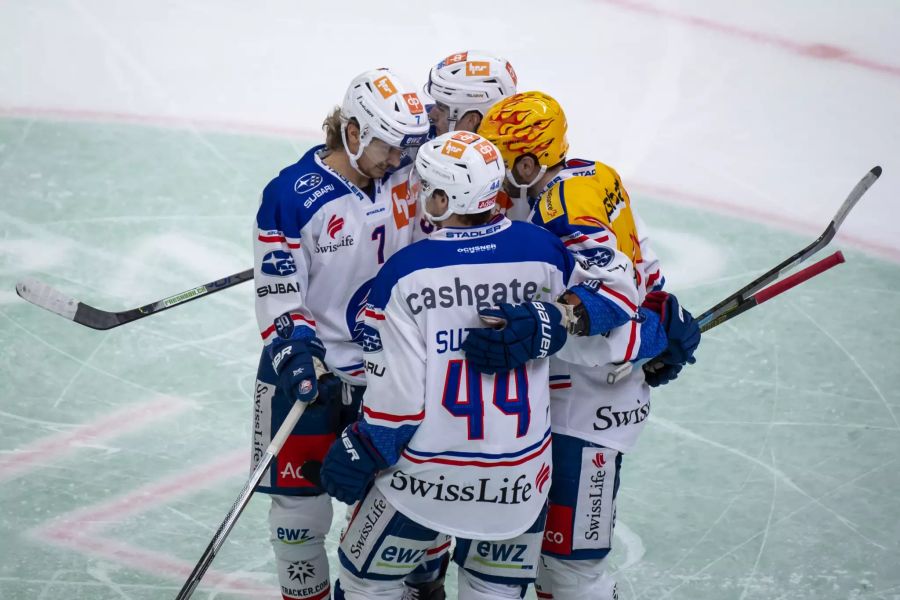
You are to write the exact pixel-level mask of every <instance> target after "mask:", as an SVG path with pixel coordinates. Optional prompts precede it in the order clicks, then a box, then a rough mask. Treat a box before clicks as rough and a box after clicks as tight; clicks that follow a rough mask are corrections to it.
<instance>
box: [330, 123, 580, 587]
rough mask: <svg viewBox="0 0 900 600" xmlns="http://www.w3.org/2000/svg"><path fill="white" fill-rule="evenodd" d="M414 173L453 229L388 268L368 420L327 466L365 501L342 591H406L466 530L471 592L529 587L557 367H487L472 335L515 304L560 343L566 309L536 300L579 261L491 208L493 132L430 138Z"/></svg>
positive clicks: (428, 204) (436, 214)
mask: <svg viewBox="0 0 900 600" xmlns="http://www.w3.org/2000/svg"><path fill="white" fill-rule="evenodd" d="M416 173H417V175H418V177H419V178H420V181H421V183H420V184H413V185H412V186H411V188H412V189H413V190H415V189H416V188H417V187H418V188H420V189H421V192H420V194H419V196H420V198H421V202H422V205H423V206H424V210H425V213H426V214H427V215H428V216H429V218H430V219H431V220H432V221H434V222H435V223H437V224H438V225H439V227H440V228H439V229H437V230H436V231H434V232H433V233H432V234H430V236H429V238H428V239H425V240H422V241H419V242H417V243H415V244H413V245H412V246H410V247H408V248H406V249H404V250H401V251H400V252H398V253H397V254H396V255H394V256H393V257H392V258H391V259H390V260H388V261H387V263H386V264H385V266H384V267H383V268H382V270H381V271H380V272H379V274H378V277H377V278H376V280H375V284H374V286H373V288H372V293H371V295H370V297H369V302H370V305H369V307H368V308H367V310H366V328H365V329H366V332H365V336H366V339H367V351H366V354H365V357H364V361H365V368H366V371H367V372H368V377H369V385H368V388H367V390H366V394H365V401H364V404H363V418H362V419H361V420H360V421H359V422H357V423H356V424H354V425H352V426H350V427H348V428H347V429H345V430H344V432H343V434H342V436H341V439H340V440H339V441H337V442H335V443H334V445H332V447H331V449H330V450H329V452H328V455H327V457H326V460H325V463H324V465H323V467H322V470H321V480H322V485H323V486H324V488H325V489H326V490H327V491H328V492H329V493H330V494H332V495H333V496H334V497H336V498H338V499H339V500H342V501H344V502H348V503H351V502H355V501H357V500H360V498H362V499H361V500H360V502H359V504H358V506H357V509H356V512H355V513H354V515H353V518H352V520H351V521H350V523H349V525H348V526H347V529H346V532H345V533H344V535H343V538H342V540H341V545H340V549H339V558H340V563H341V574H340V579H339V581H340V585H339V588H338V591H337V592H336V597H337V598H341V597H342V596H341V594H343V597H345V598H347V599H351V600H355V599H362V598H367V599H368V598H379V599H382V598H384V599H387V598H394V599H399V598H400V597H401V594H402V591H403V586H402V583H401V579H402V577H403V576H404V575H405V574H406V573H408V572H410V571H411V570H412V569H413V568H415V566H416V565H417V564H418V563H419V562H420V561H422V560H423V559H425V558H427V555H428V553H429V551H430V550H431V549H433V548H434V547H435V543H436V542H439V543H440V542H443V543H444V544H449V536H450V535H452V536H456V537H457V542H456V547H455V549H454V553H453V560H454V561H455V562H456V563H457V564H458V565H459V567H460V569H459V590H460V591H459V598H461V599H469V600H472V599H479V600H486V599H488V598H520V597H521V596H522V594H523V593H524V589H525V586H527V584H528V583H530V582H531V581H533V579H534V573H535V568H536V566H537V559H538V555H539V553H540V545H541V534H542V532H543V529H544V527H543V522H544V517H543V515H544V509H545V500H546V494H547V490H548V488H549V477H550V473H551V466H550V461H549V458H550V437H549V436H550V430H549V407H548V404H547V403H548V396H549V393H548V392H549V388H548V386H549V380H548V375H549V370H548V369H549V364H548V361H547V360H535V361H530V362H528V363H526V364H523V365H521V366H519V367H518V368H516V369H514V370H513V371H511V372H505V373H503V374H502V375H498V376H487V377H482V376H481V375H480V374H478V373H477V372H475V371H473V370H472V369H471V368H470V367H469V366H468V365H467V364H466V361H465V360H464V359H463V356H462V354H461V352H460V341H461V338H462V336H463V335H464V333H465V331H466V330H467V329H468V328H471V327H478V326H479V323H480V321H479V317H478V310H479V308H485V307H488V306H491V305H494V304H497V303H516V304H517V305H520V306H526V307H528V309H529V310H532V311H534V312H535V314H536V315H540V318H542V319H545V322H544V325H545V327H544V328H543V329H542V332H543V335H539V336H537V337H536V341H535V343H536V347H535V348H534V351H535V352H536V355H540V353H541V352H544V353H545V354H546V353H550V352H553V351H555V350H556V349H557V347H558V346H559V345H561V344H562V342H563V340H564V338H565V329H564V327H563V326H562V325H561V312H560V311H559V310H558V309H557V308H555V307H553V306H551V305H550V304H544V303H543V302H540V301H538V300H539V299H545V298H553V297H556V296H557V295H558V294H559V293H560V292H561V291H562V290H563V289H564V284H565V282H566V281H567V279H568V278H569V277H570V274H571V272H572V270H573V268H574V267H575V264H574V261H573V259H572V258H571V255H570V254H569V253H568V252H567V251H566V250H565V247H564V246H563V245H562V243H560V242H559V240H558V239H557V238H556V237H555V236H553V235H551V234H549V233H548V232H546V231H544V230H542V229H540V228H538V227H534V226H533V225H530V224H527V223H513V222H511V221H509V220H508V219H507V218H505V217H503V216H502V215H495V214H493V209H494V203H495V198H496V195H497V192H498V191H499V189H500V187H501V184H502V180H503V164H502V160H501V159H500V157H499V155H498V153H497V150H496V148H495V147H494V146H492V145H491V144H490V143H489V142H487V141H485V140H483V139H482V138H480V137H479V136H477V135H475V134H472V133H467V132H456V133H452V132H451V133H447V134H445V135H443V136H440V137H438V138H437V139H435V140H433V141H430V142H427V143H426V144H425V145H423V146H422V148H421V149H420V150H419V153H418V156H417V158H416ZM523 303H524V304H523ZM373 481H374V486H373V485H372V482H373ZM438 547H440V546H438Z"/></svg>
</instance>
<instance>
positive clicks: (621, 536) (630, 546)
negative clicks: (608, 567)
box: [614, 520, 647, 573]
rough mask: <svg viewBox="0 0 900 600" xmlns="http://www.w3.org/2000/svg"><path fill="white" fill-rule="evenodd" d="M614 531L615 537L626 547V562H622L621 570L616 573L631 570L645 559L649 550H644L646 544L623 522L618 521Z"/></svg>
mask: <svg viewBox="0 0 900 600" xmlns="http://www.w3.org/2000/svg"><path fill="white" fill-rule="evenodd" d="M614 531H615V537H616V538H618V540H619V542H621V544H622V545H623V546H624V547H625V560H624V561H622V564H621V565H619V568H618V569H617V570H616V573H618V572H619V571H624V570H625V569H630V568H631V567H633V566H634V565H636V564H638V563H640V562H641V560H642V559H643V558H644V554H646V553H647V550H646V549H645V548H644V542H643V540H641V536H639V535H638V534H637V533H635V532H634V530H633V529H631V527H629V526H628V525H627V524H625V523H624V522H623V521H621V520H618V521H616V527H615V530H614Z"/></svg>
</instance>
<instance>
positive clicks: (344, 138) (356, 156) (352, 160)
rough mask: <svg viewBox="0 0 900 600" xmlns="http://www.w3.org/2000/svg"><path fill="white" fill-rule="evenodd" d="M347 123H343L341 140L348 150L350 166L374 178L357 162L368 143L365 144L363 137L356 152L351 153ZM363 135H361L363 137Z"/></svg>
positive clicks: (365, 175) (366, 176)
mask: <svg viewBox="0 0 900 600" xmlns="http://www.w3.org/2000/svg"><path fill="white" fill-rule="evenodd" d="M347 125H349V123H342V124H341V141H342V142H343V143H344V150H346V152H347V158H349V159H350V166H351V167H353V170H354V171H356V172H357V173H359V174H360V175H362V176H363V177H365V178H367V179H372V176H371V175H369V174H368V173H364V172H363V170H362V169H360V168H359V165H358V164H356V163H357V161H358V160H359V159H360V157H361V156H362V155H363V152H365V151H366V146H367V145H368V144H363V142H362V139H360V142H359V148H358V149H357V150H356V154H351V152H350V146H349V145H348V144H347ZM361 137H362V136H360V138H361Z"/></svg>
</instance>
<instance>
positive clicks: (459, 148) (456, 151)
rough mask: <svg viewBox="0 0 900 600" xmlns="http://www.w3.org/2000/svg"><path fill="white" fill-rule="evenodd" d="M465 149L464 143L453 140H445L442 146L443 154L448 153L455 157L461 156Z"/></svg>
mask: <svg viewBox="0 0 900 600" xmlns="http://www.w3.org/2000/svg"><path fill="white" fill-rule="evenodd" d="M465 151H466V147H465V146H464V145H462V144H460V143H459V142H454V141H453V140H447V141H446V142H444V146H443V148H441V154H446V155H447V156H450V157H453V158H461V157H462V155H463V152H465Z"/></svg>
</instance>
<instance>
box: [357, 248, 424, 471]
mask: <svg viewBox="0 0 900 600" xmlns="http://www.w3.org/2000/svg"><path fill="white" fill-rule="evenodd" d="M365 316H366V319H365V330H364V341H363V348H364V350H365V352H364V354H363V360H364V363H365V369H366V384H367V387H366V393H365V396H364V398H363V418H362V421H363V422H362V423H361V427H360V428H361V429H362V430H363V431H365V432H366V433H367V434H368V435H369V437H370V439H371V440H372V442H373V443H374V444H375V447H376V448H377V450H378V452H379V453H380V454H381V456H382V457H383V458H384V459H385V461H386V462H387V463H388V464H389V465H391V464H394V463H395V462H397V460H398V459H399V456H400V452H401V451H402V450H403V448H404V447H405V446H406V444H407V443H408V442H409V440H410V438H412V436H413V434H414V433H415V431H416V429H417V428H418V426H419V425H420V424H421V423H422V421H423V420H424V418H425V355H426V347H425V339H424V337H423V335H422V333H421V331H420V330H419V327H418V325H417V324H416V322H415V319H414V318H413V315H412V314H411V313H410V312H409V310H408V309H407V308H406V304H405V302H404V301H403V296H402V294H401V291H400V286H399V285H398V283H397V282H396V280H395V279H394V277H393V275H392V269H391V262H390V261H389V262H388V263H387V264H386V265H385V267H384V268H383V269H382V270H381V271H380V272H379V274H378V276H377V277H376V278H375V283H374V284H373V286H372V293H371V295H370V303H369V305H368V306H367V307H366V312H365Z"/></svg>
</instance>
